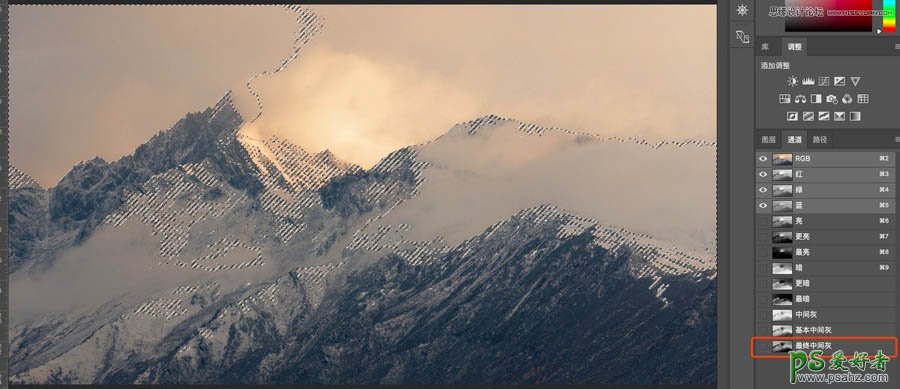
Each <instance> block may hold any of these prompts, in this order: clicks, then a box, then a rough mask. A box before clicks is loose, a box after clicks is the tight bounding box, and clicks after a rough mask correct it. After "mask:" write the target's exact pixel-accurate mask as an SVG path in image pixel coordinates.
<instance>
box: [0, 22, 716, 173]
mask: <svg viewBox="0 0 900 389" xmlns="http://www.w3.org/2000/svg"><path fill="white" fill-rule="evenodd" d="M312 8H313V9H314V10H315V11H316V13H317V14H319V15H320V16H322V17H324V20H325V25H326V27H325V30H324V31H323V32H322V33H320V34H319V35H318V36H317V37H316V38H315V40H314V41H313V42H312V43H311V44H310V45H309V46H307V47H306V48H305V49H304V50H305V51H304V52H303V54H302V55H301V57H300V58H299V59H298V60H297V61H295V62H293V63H292V64H291V66H290V67H289V68H288V69H287V70H286V71H285V72H282V73H279V74H278V75H276V76H271V77H264V78H261V79H259V80H258V81H257V82H256V83H255V86H256V87H257V90H259V91H260V92H261V93H262V96H263V98H264V101H265V107H266V109H265V113H264V115H263V117H262V118H260V120H259V121H257V123H255V124H254V126H253V128H247V129H246V130H245V131H248V132H251V131H256V132H259V133H261V134H263V135H268V134H270V133H278V134H279V135H280V136H283V137H285V138H287V139H289V140H292V141H294V142H295V143H297V144H299V145H300V146H302V147H304V148H306V149H307V150H309V151H319V150H322V149H324V148H329V149H331V150H332V151H334V152H335V154H337V155H338V156H339V157H341V158H344V159H346V160H349V161H351V162H356V163H360V164H362V165H371V164H372V163H374V162H375V161H376V160H377V159H378V158H380V157H381V156H383V155H384V154H386V153H387V152H389V151H391V150H394V149H396V148H398V147H402V146H405V145H408V144H412V143H419V142H423V141H426V140H429V139H431V138H433V137H434V136H437V135H440V134H441V133H443V132H444V131H446V130H447V129H449V128H450V127H451V126H452V125H453V124H454V123H457V122H461V121H466V120H470V119H472V118H475V117H478V116H482V115H485V114H490V113H493V114H497V115H501V116H507V117H514V118H517V119H521V120H526V121H533V122H538V123H541V124H544V125H551V126H559V127H568V128H572V129H576V130H581V131H592V132H597V133H603V134H610V135H628V136H631V135H634V136H640V137H645V138H649V139H652V140H659V139H684V138H702V139H710V140H711V139H714V137H715V135H714V134H715V131H714V128H715V34H714V31H715V22H714V20H715V18H714V12H715V7H714V6H647V5H636V6H610V5H595V6H495V5H494V6H333V5H328V6H314V7H312ZM12 12H13V13H14V14H15V15H14V16H13V17H12V18H11V20H12V25H11V31H12V33H11V50H10V52H11V63H12V64H11V69H10V72H11V73H10V77H11V100H10V103H11V117H10V120H11V134H12V139H11V142H12V147H11V149H12V150H11V153H12V156H11V157H12V162H13V164H14V165H16V166H18V167H20V168H21V169H23V170H25V171H26V172H28V173H29V174H31V175H33V176H34V177H35V178H36V179H37V180H38V181H40V182H41V183H42V184H44V185H46V186H50V185H53V184H55V182H56V181H58V180H59V178H61V177H62V175H63V174H65V172H66V171H68V169H69V168H70V167H71V165H72V164H74V163H76V162H77V161H80V160H83V159H89V158H92V157H94V156H96V155H99V156H102V157H104V158H106V159H107V160H113V159H117V158H119V157H121V156H122V155H125V154H129V153H130V152H131V151H132V150H133V149H134V148H135V147H137V146H138V145H139V144H141V143H143V142H144V141H145V140H146V139H148V138H149V137H150V136H151V135H152V134H153V133H155V132H157V131H159V130H161V129H165V128H168V127H170V126H171V125H172V124H173V123H174V122H175V121H176V120H178V119H179V118H181V117H182V116H183V115H184V114H185V113H187V112H189V111H198V110H202V109H204V108H205V107H207V106H209V105H212V104H214V103H215V102H216V101H217V100H218V99H219V98H220V97H221V96H222V95H223V94H224V93H225V91H227V90H228V89H236V92H239V94H238V97H239V98H240V97H241V96H242V95H241V93H244V91H243V90H241V89H240V88H241V85H242V84H243V83H244V82H245V81H246V80H247V78H249V77H250V76H251V75H252V74H255V73H257V72H259V71H262V70H266V69H272V68H274V67H276V66H277V65H278V64H279V63H280V62H281V60H282V59H283V58H285V57H287V56H288V55H289V54H290V50H291V41H292V39H293V31H294V30H295V29H296V25H295V24H294V21H293V18H292V15H291V14H289V13H288V12H286V11H285V10H284V9H282V8H279V7H263V6H246V7H244V6H222V7H212V6H204V7H200V6H186V7H181V6H179V7H174V6H153V7H148V6H96V7H84V6H78V7H71V6H13V7H12ZM47 26H53V28H52V29H51V28H47ZM243 96H246V95H243ZM241 106H242V107H245V108H242V110H243V111H245V112H246V111H248V110H249V108H246V107H250V105H249V104H242V105H241ZM248 115H249V113H248Z"/></svg>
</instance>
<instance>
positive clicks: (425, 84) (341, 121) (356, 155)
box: [253, 45, 482, 166]
mask: <svg viewBox="0 0 900 389" xmlns="http://www.w3.org/2000/svg"><path fill="white" fill-rule="evenodd" d="M257 86H258V89H259V91H260V93H261V94H262V96H263V99H264V105H265V111H264V113H263V116H262V117H261V118H260V119H259V120H258V121H257V122H256V123H254V126H253V127H254V128H255V131H258V132H262V133H263V134H261V135H265V134H270V133H275V134H278V136H280V137H282V138H285V139H288V140H290V141H292V142H294V143H296V144H298V145H302V146H303V147H304V148H306V149H307V150H308V151H313V152H315V151H320V150H323V149H329V150H331V151H332V152H333V153H334V154H335V155H337V156H338V157H339V158H342V159H344V160H348V161H352V162H355V163H358V164H361V165H363V166H372V165H374V164H375V163H376V162H377V161H378V160H379V159H381V158H382V157H384V156H385V155H387V154H388V153H390V152H391V151H394V150H397V149H399V148H402V147H405V146H408V145H410V144H415V143H420V142H423V141H426V140H429V139H431V138H434V137H437V136H439V135H440V134H441V133H443V132H444V131H446V130H447V129H449V128H450V127H451V126H452V125H453V124H455V123H456V122H458V121H461V120H466V119H468V118H471V117H474V116H475V115H477V114H478V113H479V107H480V106H481V105H482V104H480V102H479V99H478V98H477V97H476V96H475V95H474V94H473V92H474V91H466V90H463V89H461V88H459V87H458V86H456V85H453V84H451V83H449V82H448V81H447V80H445V79H442V78H440V77H438V76H436V75H435V74H430V73H429V72H427V70H425V69H421V68H412V67H409V66H404V65H403V64H399V63H391V62H388V61H384V60H379V59H375V58H371V57H367V56H364V55H360V54H355V53H347V52H338V51H335V50H333V49H331V48H328V47H327V46H324V45H317V46H314V47H312V48H311V49H310V50H309V51H307V52H305V53H304V55H303V57H301V60H299V61H297V62H295V63H294V64H293V65H292V66H291V67H289V68H288V70H286V71H285V72H283V73H279V74H278V75H277V76H275V77H270V78H268V79H262V80H261V81H259V82H258V83H257Z"/></svg>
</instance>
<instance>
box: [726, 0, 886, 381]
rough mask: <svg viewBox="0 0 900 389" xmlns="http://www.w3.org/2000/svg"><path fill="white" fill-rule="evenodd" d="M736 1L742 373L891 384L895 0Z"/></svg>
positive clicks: (736, 258) (756, 377)
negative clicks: (744, 358)
mask: <svg viewBox="0 0 900 389" xmlns="http://www.w3.org/2000/svg"><path fill="white" fill-rule="evenodd" d="M730 8H731V9H730V10H729V11H730V13H731V20H730V31H729V34H730V39H731V43H730V50H731V56H730V60H731V71H732V73H731V74H730V76H731V78H732V79H734V78H745V79H746V80H752V81H747V82H746V84H743V85H742V84H740V83H734V82H732V84H731V85H732V90H731V96H732V100H731V104H732V108H731V110H732V111H731V116H730V119H731V121H732V126H731V128H730V131H731V134H732V138H733V139H732V142H735V141H736V139H738V138H740V139H743V140H744V142H746V144H745V145H744V146H742V147H741V148H734V147H733V146H732V151H733V152H734V155H731V157H730V158H731V160H732V161H734V160H740V159H747V160H751V161H749V162H746V163H744V162H742V165H741V166H745V167H746V169H745V170H742V171H740V172H735V170H734V169H732V170H731V172H732V174H733V175H735V177H733V178H732V180H741V182H742V184H741V185H740V186H737V185H735V186H734V188H735V190H740V191H742V192H744V191H752V194H748V193H743V194H741V196H745V197H741V198H743V199H746V200H743V202H735V203H734V204H733V205H734V206H735V207H749V206H751V201H752V207H753V208H752V211H751V210H750V209H748V208H742V209H744V210H745V211H741V212H746V214H744V216H747V217H748V218H749V219H750V220H744V221H742V222H743V223H751V224H752V226H750V227H747V228H746V229H744V230H742V231H740V234H742V236H740V237H738V236H737V235H736V234H737V233H738V232H737V231H733V234H732V237H733V238H732V239H733V240H736V241H737V240H739V241H740V243H735V245H734V246H741V247H742V250H741V251H740V252H736V251H735V250H732V251H731V258H730V261H731V263H733V264H734V267H735V268H738V267H742V268H743V269H745V270H746V271H747V273H746V274H753V277H752V284H750V282H751V281H747V280H745V281H744V283H743V284H741V288H743V289H742V290H741V291H738V290H733V294H734V297H733V298H735V299H738V298H742V299H743V300H741V301H740V303H739V304H736V306H735V307H734V308H733V309H740V310H742V311H745V312H746V311H749V313H748V314H743V316H740V317H741V318H742V320H747V321H748V322H751V323H752V328H748V329H747V331H749V332H751V334H750V337H749V339H747V344H748V345H747V346H745V347H747V348H749V350H745V351H746V352H747V353H749V360H747V361H748V362H749V364H750V365H752V369H751V370H752V374H751V376H752V380H751V381H748V382H752V385H748V387H754V388H788V387H797V386H798V385H799V386H807V387H848V388H850V387H852V388H882V387H884V388H897V387H898V385H900V374H898V368H900V366H898V365H900V363H898V362H896V361H894V359H895V358H896V357H897V350H898V345H897V334H898V318H897V306H898V291H897V272H896V269H897V252H898V246H897V233H898V230H897V222H898V220H897V217H898V214H897V173H898V171H897V166H898V164H897V158H898V152H900V116H898V115H900V34H897V32H896V6H895V0H780V1H772V0H759V1H748V0H730ZM736 94H740V95H741V96H740V97H739V98H734V96H735V95H736ZM738 102H740V104H743V105H742V106H739V107H735V104H736V103H738ZM735 121H739V122H738V123H735ZM742 137H743V138H742ZM732 144H733V143H732ZM750 149H752V152H750ZM738 175H739V177H741V178H738ZM738 187H739V188H740V189H737V188H738ZM733 195H735V196H736V194H733ZM751 215H752V216H751ZM733 217H737V216H736V215H733ZM737 262H741V264H737ZM751 266H752V269H751ZM731 277H732V281H733V282H732V284H733V285H738V282H737V281H736V280H735V278H736V277H739V276H737V275H734V272H732V276H731ZM744 277H746V276H744ZM733 301H734V300H733ZM738 316H739V315H736V314H735V315H733V317H738ZM742 335H746V332H744V333H742ZM731 347H733V348H734V347H737V346H734V345H732V346H731ZM732 374H734V373H732Z"/></svg>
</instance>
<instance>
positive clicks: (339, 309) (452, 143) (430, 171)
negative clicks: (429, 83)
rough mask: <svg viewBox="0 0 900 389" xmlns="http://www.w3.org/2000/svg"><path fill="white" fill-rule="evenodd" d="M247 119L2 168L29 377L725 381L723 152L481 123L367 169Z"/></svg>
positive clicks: (18, 345)
mask: <svg viewBox="0 0 900 389" xmlns="http://www.w3.org/2000/svg"><path fill="white" fill-rule="evenodd" d="M244 124H245V120H244V118H242V117H241V115H240V114H239V113H238V112H237V111H236V110H235V109H234V107H233V105H232V103H231V98H230V95H226V96H225V97H224V98H223V99H222V100H221V101H219V102H218V103H217V104H216V105H215V106H213V107H211V108H208V109H206V110H203V111H202V112H197V113H191V114H188V115H187V116H186V117H185V118H184V119H182V120H180V121H179V122H178V123H176V124H175V125H174V126H173V127H172V128H171V129H169V130H167V131H163V132H160V133H159V134H157V135H156V136H154V137H153V138H151V139H150V140H148V141H147V142H146V143H145V144H143V145H141V146H140V147H138V148H137V149H136V150H135V152H134V153H133V154H132V155H129V156H126V157H124V158H122V159H120V160H118V161H113V162H107V161H104V160H101V159H93V160H88V161H84V162H82V163H79V164H78V165H76V166H74V167H73V168H72V170H71V171H70V172H69V173H68V174H66V176H65V177H63V178H62V180H60V182H59V183H58V184H57V185H55V186H54V187H52V188H42V187H40V186H39V185H37V184H36V183H35V182H34V181H33V180H30V179H29V178H28V176H27V174H26V173H25V172H21V171H19V170H17V169H11V170H10V182H11V183H12V185H11V186H12V188H11V190H10V191H11V197H10V243H11V248H12V250H11V256H12V258H11V268H12V270H13V274H12V275H11V286H10V289H11V290H12V297H11V305H12V313H13V314H12V315H11V317H10V320H11V323H10V332H11V338H12V344H11V354H12V360H11V362H10V372H11V374H12V379H13V381H15V382H20V383H238V382H246V383H268V382H277V383H549V382H559V383H709V382H713V380H714V371H715V369H714V365H715V359H714V358H713V357H712V355H714V351H715V335H714V328H715V320H714V317H715V310H714V306H715V297H716V296H715V289H714V287H715V285H714V282H715V275H716V273H715V257H714V252H713V251H712V250H713V249H712V248H713V247H714V231H713V227H714V224H713V217H714V215H713V212H714V199H713V198H712V196H713V194H714V188H713V187H712V185H713V180H712V177H714V175H711V174H710V172H712V169H714V147H712V146H714V145H713V144H712V143H710V142H704V141H692V140H685V141H675V142H662V143H658V144H651V143H647V142H645V141H642V140H639V139H620V138H600V137H597V136H595V135H590V134H581V133H575V132H571V131H568V130H564V129H557V128H546V127H541V126H538V125H534V124H529V123H523V122H518V121H516V120H513V119H505V118H500V117H496V116H486V117H482V118H477V119H474V120H472V121H469V122H465V123H460V124H459V125H457V126H455V127H453V128H452V129H450V130H449V131H448V132H447V133H446V134H445V135H443V136H441V137H439V138H437V139H435V140H433V141H430V142H427V143H424V144H420V145H411V146H409V147H406V148H402V149H400V150H397V151H394V152H392V153H390V154H388V155H386V156H385V157H384V158H383V159H382V160H381V161H380V162H379V163H378V164H376V165H375V166H374V167H372V168H370V169H363V168H360V167H359V166H356V165H353V164H350V163H345V162H343V161H340V160H339V159H338V158H336V157H335V156H334V155H332V154H331V153H330V152H328V151H327V150H326V151H321V152H309V151H307V150H303V149H302V148H300V147H299V146H297V145H294V144H291V143H290V142H288V141H286V140H284V139H280V138H277V137H271V138H264V139H261V138H256V137H254V136H252V135H249V134H246V133H243V132H241V131H240V130H241V128H242V126H243V125H244ZM684 166H688V167H690V168H689V169H682V168H681V167H684ZM673 193H680V194H682V195H680V196H678V195H672V194H673ZM674 353H679V355H681V357H679V358H674V359H669V358H666V356H667V355H671V354H674ZM610 356H615V358H613V357H610ZM639 362H640V363H642V364H643V365H644V366H648V370H647V371H643V372H642V373H641V374H634V369H633V368H631V367H632V366H635V365H636V364H637V363H639Z"/></svg>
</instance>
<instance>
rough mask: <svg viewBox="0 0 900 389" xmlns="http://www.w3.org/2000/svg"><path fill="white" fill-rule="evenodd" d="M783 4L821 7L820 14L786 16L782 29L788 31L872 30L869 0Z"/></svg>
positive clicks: (790, 1)
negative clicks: (843, 13) (845, 13)
mask: <svg viewBox="0 0 900 389" xmlns="http://www.w3.org/2000/svg"><path fill="white" fill-rule="evenodd" d="M883 1H891V2H894V1H896V0H883ZM785 6H786V7H789V8H790V7H800V8H810V9H816V8H821V9H822V15H821V16H802V17H791V18H787V19H786V20H785V23H784V30H785V31H788V32H807V31H820V32H825V31H842V32H847V31H872V19H873V18H872V1H871V0H785ZM841 12H856V13H857V14H858V15H840V14H839V13H841Z"/></svg>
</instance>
